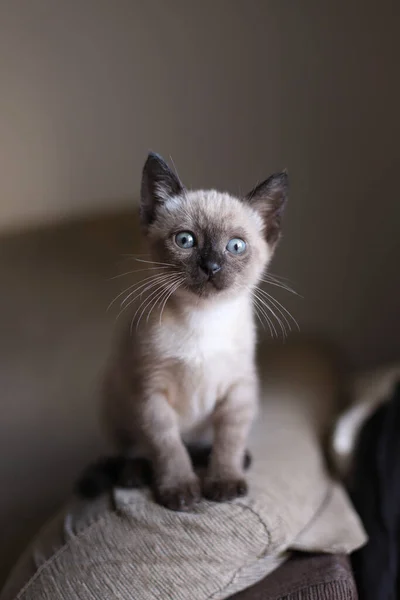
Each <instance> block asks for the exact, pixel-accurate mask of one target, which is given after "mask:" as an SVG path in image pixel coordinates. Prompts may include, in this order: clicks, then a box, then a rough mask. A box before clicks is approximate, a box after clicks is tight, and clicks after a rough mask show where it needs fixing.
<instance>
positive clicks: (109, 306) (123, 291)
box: [107, 273, 161, 311]
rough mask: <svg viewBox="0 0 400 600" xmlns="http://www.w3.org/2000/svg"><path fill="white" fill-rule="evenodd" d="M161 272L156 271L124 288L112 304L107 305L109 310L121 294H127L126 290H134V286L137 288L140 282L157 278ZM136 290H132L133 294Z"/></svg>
mask: <svg viewBox="0 0 400 600" xmlns="http://www.w3.org/2000/svg"><path fill="white" fill-rule="evenodd" d="M160 275H161V274H160V273H156V274H154V275H150V276H149V277H145V279H141V280H140V281H136V282H135V283H132V285H130V286H128V287H127V288H125V289H124V290H122V292H120V293H119V294H118V295H117V296H115V298H114V299H113V300H112V301H111V302H110V304H109V305H108V307H107V311H109V310H110V308H111V307H112V306H113V304H114V303H115V302H116V301H117V300H118V298H120V297H121V296H123V294H125V293H126V292H128V291H129V290H132V288H135V287H136V286H138V285H139V284H141V283H143V282H146V281H149V280H150V279H155V278H156V277H159V276H160ZM134 292H135V290H132V292H131V294H130V295H132V294H133V293H134Z"/></svg>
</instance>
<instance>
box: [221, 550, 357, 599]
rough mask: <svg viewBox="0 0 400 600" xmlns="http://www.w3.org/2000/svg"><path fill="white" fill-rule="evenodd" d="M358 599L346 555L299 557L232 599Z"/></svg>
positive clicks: (296, 556) (295, 557) (308, 555)
mask: <svg viewBox="0 0 400 600" xmlns="http://www.w3.org/2000/svg"><path fill="white" fill-rule="evenodd" d="M308 598H309V599H310V600H357V598H358V595H357V590H356V585H355V581H354V578H353V574H352V570H351V566H350V560H349V558H348V557H347V556H344V555H332V554H317V555H310V554H296V555H293V557H292V558H291V559H290V560H288V561H287V562H285V563H284V564H283V565H282V566H281V567H279V569H277V570H276V571H274V572H273V573H271V574H270V575H268V576H267V577H266V578H265V579H263V580H262V581H260V582H259V583H257V584H256V585H254V586H252V587H251V588H248V589H246V590H244V591H243V592H239V593H238V594H235V595H234V596H232V600H306V599H308Z"/></svg>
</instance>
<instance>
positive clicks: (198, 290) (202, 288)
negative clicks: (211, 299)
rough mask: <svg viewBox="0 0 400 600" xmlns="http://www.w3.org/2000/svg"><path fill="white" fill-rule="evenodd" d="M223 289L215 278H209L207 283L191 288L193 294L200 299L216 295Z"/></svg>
mask: <svg viewBox="0 0 400 600" xmlns="http://www.w3.org/2000/svg"><path fill="white" fill-rule="evenodd" d="M224 289H225V286H224V285H222V283H221V282H220V281H218V280H217V279H215V278H210V279H208V280H207V281H203V282H201V283H198V284H194V285H193V287H192V291H193V293H195V294H196V295H197V296H200V298H207V297H208V296H212V295H213V294H218V293H219V292H222V291H223V290H224Z"/></svg>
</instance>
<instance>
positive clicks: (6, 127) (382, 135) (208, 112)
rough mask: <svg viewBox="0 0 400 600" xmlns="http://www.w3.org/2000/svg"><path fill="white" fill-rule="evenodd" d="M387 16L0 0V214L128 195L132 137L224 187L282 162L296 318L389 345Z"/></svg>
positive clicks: (394, 129)
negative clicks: (287, 180) (288, 183)
mask: <svg viewBox="0 0 400 600" xmlns="http://www.w3.org/2000/svg"><path fill="white" fill-rule="evenodd" d="M399 25H400V19H399V4H398V2H396V1H395V0H393V1H388V0H384V1H383V2H380V3H379V5H378V3H377V2H373V1H364V2H346V1H345V0H341V1H339V2H324V3H322V2H320V1H319V0H304V1H303V2H290V1H278V0H269V1H267V0H259V1H257V0H249V1H246V2H245V1H241V0H218V1H216V2H215V1H211V0H203V1H202V2H196V3H195V2H186V1H185V0H170V1H169V2H163V1H162V0H156V1H153V2H133V1H132V0H116V1H115V2H111V1H110V0H84V1H83V2H80V1H77V0H72V1H67V0H59V1H58V2H53V1H52V0H35V2H28V1H27V0H2V2H1V4H0V69H1V94H0V198H1V201H0V202H1V203H0V228H1V227H2V228H9V227H15V226H20V225H26V224H28V223H32V222H35V223H36V222H41V221H49V220H54V219H59V218H62V217H67V216H70V215H73V214H77V213H86V212H88V211H101V210H103V209H109V208H110V207H115V208H117V207H118V206H120V205H127V204H130V203H132V202H133V201H134V200H135V201H136V200H137V197H138V188H139V178H140V170H141V167H142V163H143V160H144V157H145V154H146V152H147V150H148V149H149V148H151V149H156V150H157V151H159V152H160V153H162V154H164V155H165V157H166V158H169V156H172V158H173V160H174V162H175V164H176V166H177V168H178V171H179V173H180V174H181V177H182V178H183V179H184V181H185V182H187V184H188V185H190V186H199V185H200V186H218V187H220V188H227V189H229V190H231V191H232V192H236V193H240V192H244V191H245V190H247V189H249V188H250V187H251V186H252V185H253V184H254V183H255V182H257V181H259V180H260V179H261V178H263V177H265V176H267V175H268V174H269V173H270V172H271V171H273V170H274V169H280V168H282V167H287V168H288V169H289V171H290V175H291V179H292V194H291V202H290V207H289V209H288V214H287V220H286V236H285V241H284V243H283V244H282V247H281V249H280V251H279V253H278V256H277V259H276V263H275V267H274V269H275V271H277V272H278V273H280V274H282V275H285V276H287V277H288V278H289V279H290V280H291V281H292V282H293V284H294V286H295V287H296V289H297V290H298V291H299V292H300V293H301V294H302V295H303V296H304V301H302V302H301V303H297V304H296V316H297V318H298V320H300V322H301V326H302V328H303V329H304V328H312V329H317V330H319V329H324V330H326V331H328V332H332V333H334V334H335V335H337V336H338V337H339V339H340V340H342V341H344V342H345V343H346V344H347V345H348V347H349V348H350V350H351V352H353V353H357V354H358V353H361V354H362V356H363V358H364V359H365V360H367V361H373V360H375V359H376V358H382V359H383V358H386V357H388V356H390V355H391V354H392V353H393V351H394V350H395V349H399V347H400V341H399V333H400V332H399V326H398V324H396V323H395V321H396V319H395V317H396V316H397V311H398V307H399V304H400V302H399V301H400V285H399V284H398V277H397V274H398V259H399V241H398V235H397V232H398V230H399V225H400V203H399V200H398V183H397V177H396V173H397V172H398V171H399V165H400V156H399V155H400V152H399V149H398V140H399V134H400V117H399V108H398V107H399V106H400V89H399V88H400V85H399V75H398V61H399V55H400V44H399V37H398V31H399Z"/></svg>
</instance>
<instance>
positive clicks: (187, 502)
mask: <svg viewBox="0 0 400 600" xmlns="http://www.w3.org/2000/svg"><path fill="white" fill-rule="evenodd" d="M156 498H157V501H158V502H159V504H161V505H162V506H165V508H168V509H169V510H177V511H188V510H190V509H191V508H193V506H194V505H195V504H196V503H197V502H199V500H200V498H201V492H200V484H199V482H198V480H197V479H191V480H190V481H183V482H180V483H179V484H178V485H176V486H173V487H165V486H163V487H159V488H158V489H157V490H156Z"/></svg>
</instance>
